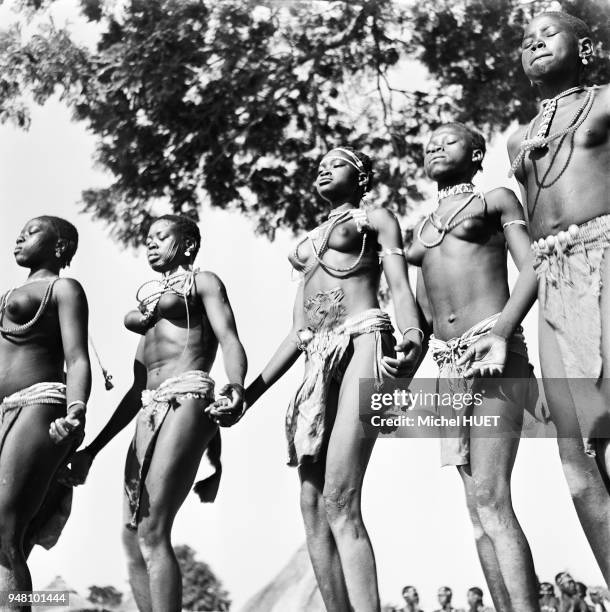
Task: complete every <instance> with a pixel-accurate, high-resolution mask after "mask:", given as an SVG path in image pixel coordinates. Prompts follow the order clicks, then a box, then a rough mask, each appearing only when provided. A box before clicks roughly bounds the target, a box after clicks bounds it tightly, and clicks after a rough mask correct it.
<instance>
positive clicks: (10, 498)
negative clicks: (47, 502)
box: [0, 404, 68, 610]
mask: <svg viewBox="0 0 610 612" xmlns="http://www.w3.org/2000/svg"><path fill="white" fill-rule="evenodd" d="M64 412H65V408H63V407H62V406H54V405H48V404H45V405H36V406H27V407H26V408H25V409H23V410H22V411H21V413H20V414H19V416H18V418H17V420H16V421H15V423H14V424H13V427H12V428H11V430H10V432H9V433H8V436H7V438H6V440H5V443H4V448H3V449H2V461H1V462H0V551H1V553H0V590H18V591H30V590H32V579H31V576H30V572H29V569H28V566H27V563H26V553H25V550H24V539H25V534H26V531H27V528H28V525H29V523H30V521H31V520H32V519H33V517H34V516H35V515H36V512H37V511H38V509H39V508H40V507H41V505H42V502H43V501H44V498H45V495H46V492H47V490H48V488H49V484H50V482H51V479H52V478H53V475H54V474H55V472H56V471H57V469H58V468H59V466H60V465H61V463H62V460H63V459H64V458H65V456H66V454H67V452H68V446H67V445H56V444H54V443H53V442H52V440H51V438H50V437H49V423H51V422H52V421H53V420H54V419H56V418H58V417H59V416H61V415H62V413H64ZM3 609H5V610H13V609H15V610H17V609H18V610H25V609H27V610H29V609H30V608H29V607H27V608H23V607H20V608H12V607H6V608H3Z"/></svg>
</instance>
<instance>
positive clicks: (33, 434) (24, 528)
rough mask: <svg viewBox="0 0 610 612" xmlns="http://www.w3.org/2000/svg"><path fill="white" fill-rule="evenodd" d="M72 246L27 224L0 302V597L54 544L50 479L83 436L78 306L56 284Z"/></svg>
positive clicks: (87, 375)
mask: <svg viewBox="0 0 610 612" xmlns="http://www.w3.org/2000/svg"><path fill="white" fill-rule="evenodd" d="M77 244H78V233H77V231H76V228H75V227H74V226H73V225H72V224H71V223H68V221H65V220H64V219H60V218H58V217H49V216H43V217H37V218H35V219H32V220H31V221H28V223H26V225H25V227H24V228H23V229H22V230H21V233H20V234H19V236H18V237H17V244H16V246H15V260H16V261H17V264H18V265H20V266H22V267H24V268H28V269H29V274H28V277H27V280H26V281H25V282H24V283H23V284H22V285H21V286H19V287H16V288H15V289H11V290H10V291H8V292H7V293H5V294H4V295H3V296H2V298H1V299H0V398H4V399H3V400H2V403H1V404H0V591H31V589H32V580H31V577H30V573H29V570H28V567H27V564H26V559H27V557H28V556H29V553H30V552H31V550H32V547H33V546H34V544H40V545H42V546H44V547H45V548H50V547H51V546H53V545H54V544H55V543H56V541H57V539H58V538H59V535H60V533H61V530H62V528H63V526H64V524H65V522H66V520H67V519H68V515H69V513H70V504H71V500H72V489H71V488H70V487H69V486H65V485H63V484H61V483H60V482H59V481H58V479H57V477H58V472H59V471H60V468H62V467H63V466H64V465H65V463H66V462H67V461H68V459H69V457H70V455H71V453H72V452H73V451H74V450H75V449H76V447H77V446H78V445H79V444H80V442H81V440H82V437H83V435H84V425H85V410H86V405H87V399H88V398H89V392H90V387H91V370H90V365H89V355H88V352H87V319H88V309H87V299H86V297H85V294H84V292H83V289H82V287H81V285H80V284H79V283H78V282H77V281H75V280H74V279H71V278H60V277H59V273H60V270H61V269H62V268H64V267H65V266H67V265H68V264H69V263H70V261H71V260H72V257H73V256H74V253H75V252H76V247H77ZM64 368H65V373H64ZM4 603H5V604H6V602H4ZM26 607H27V609H28V610H29V609H30V608H29V606H26ZM3 609H19V610H22V609H24V608H23V607H19V608H17V607H14V608H13V607H11V606H10V605H8V607H7V608H3Z"/></svg>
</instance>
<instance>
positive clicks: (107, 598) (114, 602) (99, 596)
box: [87, 585, 123, 607]
mask: <svg viewBox="0 0 610 612" xmlns="http://www.w3.org/2000/svg"><path fill="white" fill-rule="evenodd" d="M87 599H88V600H89V601H90V602H91V603H94V604H99V605H100V606H111V607H116V606H119V605H120V604H121V602H122V600H123V593H121V591H119V590H118V589H116V588H115V587H113V586H103V587H100V586H95V585H94V586H90V587H89V596H88V597H87Z"/></svg>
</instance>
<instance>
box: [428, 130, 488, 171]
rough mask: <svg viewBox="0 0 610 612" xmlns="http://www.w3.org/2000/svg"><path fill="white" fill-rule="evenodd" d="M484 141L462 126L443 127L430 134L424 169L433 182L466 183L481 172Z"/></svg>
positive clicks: (484, 147)
mask: <svg viewBox="0 0 610 612" xmlns="http://www.w3.org/2000/svg"><path fill="white" fill-rule="evenodd" d="M485 151H486V146H485V138H484V137H483V135H482V134H481V133H480V132H478V131H477V130H475V129H473V128H471V127H468V126H467V125H464V124H463V123H458V122H453V123H445V124H443V125H441V126H440V127H438V128H436V129H435V130H434V132H432V136H431V137H430V140H429V141H428V144H427V145H426V149H425V156H424V168H425V170H426V174H427V175H428V177H429V178H431V179H432V180H434V181H457V182H459V181H470V180H472V177H473V176H474V175H475V174H476V173H477V172H479V171H480V170H482V168H483V158H484V157H485Z"/></svg>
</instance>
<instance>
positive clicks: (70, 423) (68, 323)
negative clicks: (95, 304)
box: [49, 278, 91, 442]
mask: <svg viewBox="0 0 610 612" xmlns="http://www.w3.org/2000/svg"><path fill="white" fill-rule="evenodd" d="M54 293H55V299H56V302H57V314H58V319H59V328H60V333H61V342H62V346H63V351H64V359H65V362H66V402H67V405H68V406H70V404H71V403H72V402H77V403H76V404H74V405H73V406H70V408H69V410H68V414H67V415H66V417H62V418H59V419H56V420H55V421H54V422H53V423H51V426H50V428H49V434H50V436H51V438H52V439H53V440H54V441H55V442H62V441H63V440H65V439H67V438H68V437H69V435H70V434H71V433H72V432H75V431H80V430H82V428H83V427H84V423H85V412H86V404H87V400H88V399H89V394H90V393H91V364H90V363H89V352H88V350H87V338H88V320H89V308H88V306H87V298H86V296H85V292H84V291H83V288H82V287H81V285H80V283H79V282H78V281H76V280H74V279H72V278H62V279H60V280H58V281H57V283H56V284H55V287H54Z"/></svg>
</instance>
